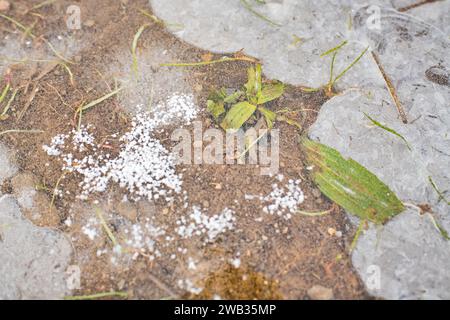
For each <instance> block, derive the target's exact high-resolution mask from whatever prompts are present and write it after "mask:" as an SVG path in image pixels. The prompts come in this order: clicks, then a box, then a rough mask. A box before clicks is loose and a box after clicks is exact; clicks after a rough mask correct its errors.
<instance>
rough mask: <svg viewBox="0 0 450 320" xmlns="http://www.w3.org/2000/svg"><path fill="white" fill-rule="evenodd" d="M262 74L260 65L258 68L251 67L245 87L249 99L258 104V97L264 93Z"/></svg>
mask: <svg viewBox="0 0 450 320" xmlns="http://www.w3.org/2000/svg"><path fill="white" fill-rule="evenodd" d="M261 73H262V71H261V65H260V64H257V65H256V68H254V67H250V68H248V70H247V74H248V75H247V76H248V80H247V83H246V84H245V85H244V87H245V89H246V91H247V98H248V99H249V101H250V102H252V103H257V101H258V98H257V97H258V96H259V95H260V94H261V91H262V80H261Z"/></svg>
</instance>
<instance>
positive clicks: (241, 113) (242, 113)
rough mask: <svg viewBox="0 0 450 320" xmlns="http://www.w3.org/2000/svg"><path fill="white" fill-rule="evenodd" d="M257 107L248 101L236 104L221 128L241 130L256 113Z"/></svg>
mask: <svg viewBox="0 0 450 320" xmlns="http://www.w3.org/2000/svg"><path fill="white" fill-rule="evenodd" d="M255 110H256V106H254V105H252V104H250V103H248V102H247V101H243V102H239V103H237V104H235V105H234V106H233V107H231V109H230V110H229V111H228V113H227V115H226V116H225V119H223V121H222V123H221V124H220V126H221V127H222V128H223V129H224V130H227V129H239V128H240V127H241V126H242V125H243V124H244V123H245V122H246V121H247V120H248V119H249V118H250V117H251V116H252V114H253V113H254V112H255Z"/></svg>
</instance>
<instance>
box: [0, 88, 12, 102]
mask: <svg viewBox="0 0 450 320" xmlns="http://www.w3.org/2000/svg"><path fill="white" fill-rule="evenodd" d="M9 88H10V85H9V83H7V84H6V86H5V88H4V89H3V91H2V94H1V95H0V103H2V102H3V100H5V98H6V95H7V94H8V91H9Z"/></svg>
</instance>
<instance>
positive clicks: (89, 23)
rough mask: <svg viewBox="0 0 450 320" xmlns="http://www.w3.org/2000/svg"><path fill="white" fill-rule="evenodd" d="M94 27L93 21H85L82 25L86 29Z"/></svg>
mask: <svg viewBox="0 0 450 320" xmlns="http://www.w3.org/2000/svg"><path fill="white" fill-rule="evenodd" d="M94 25H95V21H94V20H87V21H86V22H85V23H84V26H85V27H88V28H91V27H93V26H94Z"/></svg>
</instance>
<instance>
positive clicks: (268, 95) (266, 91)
mask: <svg viewBox="0 0 450 320" xmlns="http://www.w3.org/2000/svg"><path fill="white" fill-rule="evenodd" d="M283 93H284V84H283V83H282V82H278V83H270V84H266V85H264V86H263V87H262V90H261V93H260V94H259V95H258V104H264V103H266V102H269V101H272V100H275V99H278V98H279V97H281V96H282V95H283Z"/></svg>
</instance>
